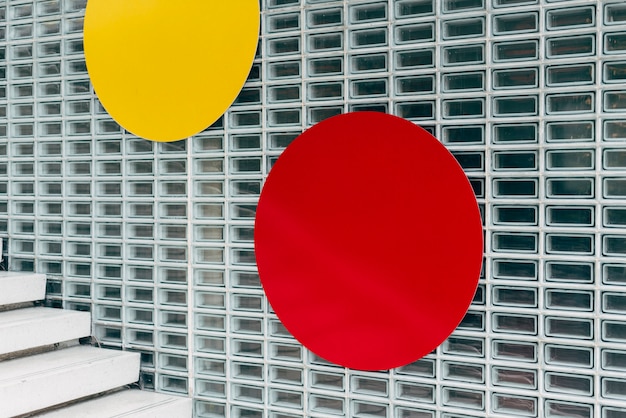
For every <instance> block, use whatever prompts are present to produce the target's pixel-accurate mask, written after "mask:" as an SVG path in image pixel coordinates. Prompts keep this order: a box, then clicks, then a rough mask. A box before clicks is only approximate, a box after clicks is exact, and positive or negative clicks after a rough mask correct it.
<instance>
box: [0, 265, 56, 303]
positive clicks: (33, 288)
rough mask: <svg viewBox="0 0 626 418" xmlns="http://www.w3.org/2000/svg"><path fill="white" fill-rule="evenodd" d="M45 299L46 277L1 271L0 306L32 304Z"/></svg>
mask: <svg viewBox="0 0 626 418" xmlns="http://www.w3.org/2000/svg"><path fill="white" fill-rule="evenodd" d="M45 297H46V276H45V275H43V274H35V273H18V272H13V271H0V306H2V305H12V304H16V303H23V302H32V301H35V300H42V299H43V298H45Z"/></svg>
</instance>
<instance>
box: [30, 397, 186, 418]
mask: <svg viewBox="0 0 626 418" xmlns="http://www.w3.org/2000/svg"><path fill="white" fill-rule="evenodd" d="M159 413H162V414H163V415H159ZM161 416H162V417H164V418H170V417H176V418H184V417H190V416H191V399H189V398H182V397H177V396H170V395H164V394H160V393H154V392H145V391H140V390H124V391H121V392H116V393H112V394H109V395H106V396H101V397H98V398H95V399H90V400H87V401H83V402H80V403H77V404H73V405H68V406H66V407H64V408H61V409H57V410H54V411H50V412H44V413H42V414H39V415H36V417H37V418H72V417H75V418H83V417H84V418H122V417H138V418H139V417H146V418H147V417H151V418H152V417H155V418H156V417H161Z"/></svg>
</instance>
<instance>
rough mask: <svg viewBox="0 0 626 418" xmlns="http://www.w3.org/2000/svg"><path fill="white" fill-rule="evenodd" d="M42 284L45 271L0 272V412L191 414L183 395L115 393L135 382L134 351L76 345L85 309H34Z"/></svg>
mask: <svg viewBox="0 0 626 418" xmlns="http://www.w3.org/2000/svg"><path fill="white" fill-rule="evenodd" d="M45 289H46V281H45V276H44V275H41V274H32V273H13V272H0V418H10V417H16V416H29V417H31V416H35V414H37V415H36V416H42V417H57V418H59V417H63V418H72V417H75V418H89V417H91V418H114V417H120V418H121V417H136V418H186V417H191V415H192V402H191V399H189V398H181V397H176V396H169V395H162V394H155V393H152V392H144V391H140V390H122V391H119V390H118V389H120V388H122V387H123V386H125V385H129V384H133V383H135V382H137V381H138V380H139V357H140V356H139V353H133V352H129V351H119V350H109V349H101V348H95V347H91V346H87V345H78V339H80V338H82V337H88V336H90V335H91V315H90V314H89V313H88V312H77V311H67V310H62V309H52V308H44V307H34V306H33V305H34V304H33V303H32V302H33V301H39V300H42V299H44V298H45ZM29 302H31V303H29ZM58 343H63V344H58ZM59 347H66V348H63V349H57V348H59ZM35 353H39V354H35ZM3 359H4V360H3ZM112 391H113V392H112ZM105 392H107V393H109V394H106V395H103V393H105ZM85 399H86V400H85Z"/></svg>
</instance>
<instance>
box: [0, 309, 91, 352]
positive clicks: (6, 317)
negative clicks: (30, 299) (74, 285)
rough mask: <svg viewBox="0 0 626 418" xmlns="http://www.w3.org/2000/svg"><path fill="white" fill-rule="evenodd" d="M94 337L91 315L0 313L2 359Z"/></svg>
mask: <svg viewBox="0 0 626 418" xmlns="http://www.w3.org/2000/svg"><path fill="white" fill-rule="evenodd" d="M90 335H91V316H90V315H89V313H88V312H77V311H68V310H63V309H52V308H44V307H39V308H26V309H15V310H12V311H6V312H0V355H2V354H8V353H13V352H16V351H21V350H28V349H31V348H36V347H41V346H45V345H49V344H55V343H60V342H64V341H70V340H74V339H78V338H82V337H88V336H90Z"/></svg>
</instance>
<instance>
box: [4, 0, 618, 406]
mask: <svg viewBox="0 0 626 418" xmlns="http://www.w3.org/2000/svg"><path fill="white" fill-rule="evenodd" d="M85 3H86V1H85V0H37V1H34V0H4V1H0V137H1V139H0V236H1V237H2V239H3V240H4V241H5V244H6V245H5V246H4V251H5V256H6V257H8V262H9V267H10V268H11V269H13V270H24V271H33V270H34V271H37V272H41V273H46V274H47V275H48V278H49V285H48V295H49V304H51V305H53V306H64V307H66V308H70V309H78V310H89V311H91V312H92V314H93V319H94V324H95V328H94V329H95V331H94V332H95V337H96V338H97V340H98V341H99V342H100V343H101V344H102V345H104V346H109V347H118V348H124V349H128V350H135V351H138V352H140V353H141V354H142V364H143V365H142V384H143V385H144V387H146V388H154V389H155V390H157V391H161V392H170V393H178V394H183V395H189V396H193V397H194V399H195V416H196V417H199V418H200V417H202V418H208V417H233V418H237V417H268V418H279V417H280V418H286V417H301V418H303V417H332V416H338V417H342V416H343V417H379V418H434V417H440V418H469V417H496V418H497V417H502V418H503V417H512V416H521V417H575V418H591V417H601V418H618V417H619V418H622V417H626V377H625V375H624V372H625V371H626V345H625V343H626V296H625V293H624V290H626V87H624V86H625V85H626V84H625V83H626V4H625V3H624V2H623V1H588V0H569V1H559V0H350V1H347V0H346V1H342V0H336V1H329V0H263V1H262V2H261V3H262V4H261V6H262V15H261V19H262V22H261V23H262V24H261V27H262V30H261V37H260V42H259V49H258V53H257V57H256V60H255V63H254V66H253V68H252V71H251V73H250V76H249V80H248V82H247V84H246V85H245V87H244V89H243V90H242V92H241V94H240V95H239V97H238V99H237V100H236V102H235V103H234V104H233V106H232V107H231V108H230V109H229V111H228V112H227V113H226V114H225V115H224V116H223V117H222V118H221V119H220V120H219V121H218V122H216V123H215V124H214V125H213V126H211V127H210V128H208V129H206V130H205V131H204V132H202V133H200V134H198V135H197V136H195V137H194V138H191V139H188V140H185V141H180V142H174V143H152V142H149V141H145V140H143V139H140V138H136V137H133V136H132V135H130V134H129V133H128V132H125V131H124V130H123V129H122V128H120V127H119V126H118V125H117V124H116V123H115V122H114V121H113V120H112V119H111V118H110V117H109V116H108V115H107V113H106V111H105V110H104V109H103V108H102V106H101V105H100V104H99V102H98V100H97V97H96V96H95V94H94V92H93V89H92V87H91V85H90V82H89V77H88V75H87V72H86V67H85V60H84V55H83V45H82V25H83V16H84V8H85ZM163 59H167V56H164V57H163ZM120 65H124V63H120ZM359 110H375V111H381V112H388V113H392V114H395V115H398V116H401V117H404V118H407V119H409V120H411V121H414V122H415V123H417V124H419V125H421V126H423V127H424V128H425V129H427V130H429V131H430V132H432V133H433V134H434V135H435V136H437V138H439V139H440V140H441V141H442V142H443V143H444V144H445V145H446V146H447V147H448V148H449V149H450V151H451V152H453V153H454V155H455V156H456V158H457V159H458V161H459V163H460V164H461V165H462V166H463V167H464V169H465V170H466V172H467V175H468V177H469V179H470V181H471V184H472V186H473V188H474V190H475V193H476V196H477V198H478V201H479V204H480V207H481V211H482V215H483V219H484V226H485V237H486V240H485V262H484V269H483V275H482V277H481V280H480V285H479V288H478V291H477V293H476V295H475V298H474V301H473V304H472V306H471V308H470V310H469V312H468V314H467V316H466V317H465V319H464V320H463V322H462V323H461V324H460V326H459V327H458V329H457V330H456V331H455V333H454V334H453V335H452V336H451V337H450V338H449V339H448V340H447V341H446V342H445V343H443V344H442V345H441V346H440V347H439V348H438V349H437V350H436V351H435V352H433V353H432V354H430V355H428V356H426V357H425V358H424V359H422V360H420V361H417V362H415V363H413V364H410V365H407V366H405V367H401V368H398V369H395V370H389V371H382V372H368V373H366V372H359V371H354V370H347V369H344V368H341V367H337V366H334V365H332V364H329V363H328V362H326V361H324V360H323V359H321V358H318V357H317V356H315V355H313V354H312V353H310V352H308V351H307V350H306V349H304V348H303V347H302V346H301V345H299V344H298V343H297V342H296V341H295V340H294V339H293V338H292V337H291V336H290V335H289V334H288V332H287V331H286V330H285V329H284V328H283V327H282V326H281V324H280V322H279V321H278V320H277V318H276V316H275V315H274V314H273V312H272V310H271V307H270V306H269V305H268V303H267V301H266V300H265V297H264V295H263V291H262V289H261V287H260V284H259V279H258V276H257V272H256V268H255V258H254V253H253V222H254V215H255V205H256V202H257V199H258V196H259V193H260V190H261V186H262V183H263V179H264V177H265V176H266V175H267V173H268V171H269V169H270V168H271V166H272V163H273V162H274V161H275V160H276V158H277V157H278V156H279V155H280V153H281V151H282V150H283V149H284V148H285V147H286V146H287V145H288V144H289V143H290V141H291V140H293V139H294V138H295V137H296V136H297V135H298V134H300V133H301V132H302V131H303V130H304V129H306V128H307V127H310V126H311V125H313V124H315V123H317V122H320V121H321V120H323V119H325V118H328V117H330V116H332V115H336V114H339V113H344V112H349V111H359ZM384 140H393V138H388V139H384ZM329 152H332V150H329ZM320 169H323V167H320ZM412 192H414V193H419V192H420V191H419V187H418V188H416V189H415V190H413V191H412ZM424 198H425V199H427V198H428V197H427V196H425V197H424ZM453 256H454V255H453V254H451V257H453ZM418 259H419V254H416V262H417V260H418Z"/></svg>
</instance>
